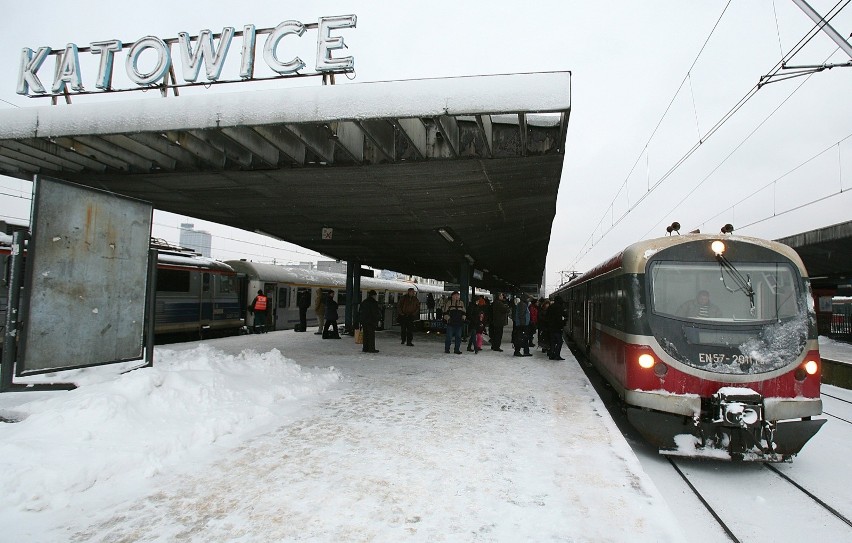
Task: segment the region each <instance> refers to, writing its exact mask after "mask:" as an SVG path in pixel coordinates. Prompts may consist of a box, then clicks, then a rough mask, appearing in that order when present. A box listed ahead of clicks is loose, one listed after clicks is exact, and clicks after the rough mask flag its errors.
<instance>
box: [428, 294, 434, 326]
mask: <svg viewBox="0 0 852 543" xmlns="http://www.w3.org/2000/svg"><path fill="white" fill-rule="evenodd" d="M426 311H427V312H428V315H427V317H426V318H428V319H429V320H430V321H431V320H433V319H434V318H435V296H433V295H432V293H431V292H430V293H429V294H427V295H426Z"/></svg>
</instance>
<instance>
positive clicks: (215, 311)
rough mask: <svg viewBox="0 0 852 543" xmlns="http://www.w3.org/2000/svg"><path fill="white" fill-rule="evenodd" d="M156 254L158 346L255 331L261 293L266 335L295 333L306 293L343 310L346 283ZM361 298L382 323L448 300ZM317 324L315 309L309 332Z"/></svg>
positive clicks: (1, 316)
mask: <svg viewBox="0 0 852 543" xmlns="http://www.w3.org/2000/svg"><path fill="white" fill-rule="evenodd" d="M11 242H12V238H11V236H10V235H6V234H4V233H0V272H1V273H0V345H2V341H3V335H4V334H3V333H2V332H3V330H2V327H4V326H5V322H6V306H7V295H8V275H9V265H8V261H9V255H10V254H11ZM151 247H152V248H154V249H156V250H157V279H156V298H155V305H156V312H155V324H154V333H155V336H156V337H157V342H158V343H163V342H168V341H173V340H186V339H203V338H207V337H214V336H226V335H236V334H239V333H246V332H251V331H253V330H254V327H253V320H254V315H253V314H252V313H251V312H250V311H249V310H248V307H249V305H250V303H251V301H252V300H253V298H254V295H255V294H256V293H257V291H258V290H262V291H263V292H264V293H266V294H267V296H268V297H269V298H270V303H269V305H268V307H267V319H266V323H267V325H266V326H267V330H288V329H293V328H294V327H295V326H296V324H298V323H299V310H298V306H297V300H298V296H299V295H300V294H301V293H302V292H305V291H307V292H308V293H309V294H310V304H311V308H313V306H314V304H315V302H316V296H318V295H319V294H320V293H321V292H326V293H328V292H329V291H333V292H334V294H335V297H336V299H337V301H338V302H339V303H340V304H341V310H340V312H341V317H342V311H343V309H342V306H343V305H344V304H345V303H346V276H345V275H344V274H340V273H331V272H321V271H316V270H307V269H302V268H292V267H286V266H278V265H273V264H261V263H256V262H247V261H243V260H232V261H227V262H221V261H218V260H214V259H211V258H206V257H203V256H200V255H199V254H197V253H195V252H194V251H193V250H191V249H186V248H183V247H177V246H174V245H171V244H169V243H167V242H165V241H163V240H159V239H156V238H152V240H151ZM360 283H361V284H360V288H361V291H360V299H363V298H364V297H365V296H366V292H368V291H369V290H371V289H372V290H376V291H377V293H378V301H379V303H380V304H382V306H383V307H384V308H385V312H384V315H383V317H384V318H383V322H384V323H387V325H388V326H389V325H390V324H391V323H393V322H394V321H395V319H396V302H397V301H398V300H399V297H400V296H402V295H404V294H405V293H406V292H407V291H408V289H409V288H414V289H415V291H416V292H417V296H418V298H419V299H420V300H421V302H422V304H421V306H422V310H423V314H424V316H425V313H426V304H425V300H426V296H427V295H428V294H429V293H432V294H433V296H434V297H435V298H436V299H438V298H439V297H440V296H441V295H444V294H446V293H445V292H444V291H443V288H442V287H438V286H434V285H426V284H418V283H415V282H409V281H400V280H387V279H376V278H371V277H363V278H361V281H360ZM317 324H318V322H317V318H316V315H315V313H314V311H313V309H310V310H309V311H308V325H309V326H316V325H317Z"/></svg>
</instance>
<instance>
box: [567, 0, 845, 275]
mask: <svg viewBox="0 0 852 543" xmlns="http://www.w3.org/2000/svg"><path fill="white" fill-rule="evenodd" d="M851 1H852V0H840V1H839V2H838V3H837V4H835V5H834V7H832V9H831V11H829V14H828V15H826V16H825V17H824V18H823V21H824V22H825V23H828V22H830V21H831V20H832V19H833V18H834V17H835V16H837V14H839V13H840V12H841V11H842V10H843V9H844V8H845V7H846V6H847V5H848V4H849V2H851ZM729 5H730V2H728V4H726V6H725V10H727V8H728V6H729ZM722 15H724V10H723V12H722ZM722 15H720V17H719V20H717V22H716V26H718V24H719V21H720V20H721V17H722ZM716 26H714V27H713V30H715V29H716ZM822 26H823V24H815V25H814V26H812V27H811V29H810V30H809V31H808V32H807V33H806V34H805V35H804V36H803V37H802V38H801V39H800V40H799V42H798V43H797V44H796V45H795V46H794V47H793V48H792V49H791V50H790V51H789V52H788V53H787V54H786V55H783V56H782V58H781V60H779V61H778V62H777V63H776V64H775V65H774V66H773V67H772V68H771V69H770V70H769V72H768V75H765V76H762V77H761V78H760V80H759V81H758V83H756V84H755V85H754V86H753V87H752V88H751V89H749V91H748V92H746V94H745V95H744V96H743V97H742V98H740V100H739V101H738V102H737V103H736V104H735V105H734V106H733V107H731V109H730V110H728V112H727V113H725V114H724V115H723V116H722V117H721V118H720V119H719V120H718V121H717V122H716V123H715V124H714V125H713V126H712V127H711V128H710V129H709V130H708V131H707V133H706V134H705V135H704V136H703V137H699V139H698V141H697V142H696V143H695V144H694V145H693V146H692V147H691V148H690V149H689V150H688V151H686V153H685V154H684V155H682V156H681V157H680V158H679V159H678V160H677V161H676V162H675V163H674V165H672V166H671V167H670V168H669V169H668V170H667V171H666V172H665V173H664V174H663V175H662V176H661V177H660V178H659V179H658V180H657V181H656V182H655V183H654V184H653V185H650V186H649V187H648V190H647V191H646V192H645V193H644V194H643V195H642V196H641V197H640V198H639V199H638V200H636V201H635V202H634V203H633V204H632V205H630V206H628V209H627V210H626V211H625V212H624V213H623V214H622V215H621V216H620V217H619V218H618V219H617V220H616V221H614V223H613V224H612V225H611V226H610V228H609V229H607V230H606V231H604V232H603V233H602V234H601V236H600V237H599V238H598V240H597V241H598V242H600V241H601V240H602V239H603V238H604V237H605V236H606V235H607V234H608V233H609V232H611V231H612V230H613V229H614V228H615V227H616V226H618V224H620V223H621V221H623V220H624V219H625V218H626V217H627V216H628V215H629V214H630V212H631V211H633V210H634V209H636V208H637V207H638V206H639V205H640V204H641V203H642V202H643V201H644V200H645V199H646V198H647V197H648V196H650V195H651V194H652V193H653V192H654V191H655V190H656V189H657V188H658V187H659V186H660V185H661V184H662V183H664V182H665V181H666V180H667V179H668V178H669V177H671V175H672V174H673V173H674V172H675V171H677V169H678V168H680V166H681V165H683V163H684V162H686V160H688V159H689V158H690V157H691V156H692V155H693V154H694V153H695V152H696V151H697V150H698V148H699V147H701V145H703V144H704V143H705V142H706V141H707V140H708V139H709V138H710V137H712V136H713V135H714V134H716V132H718V130H719V129H720V128H721V127H722V126H724V125H725V124H726V123H727V122H728V121H729V120H730V119H731V117H733V116H734V115H735V114H736V113H737V112H739V111H740V109H742V108H743V106H745V104H746V103H748V102H749V101H750V100H751V99H752V98H753V97H754V95H755V94H757V92H758V91H759V90H760V89H761V88H762V87H763V86H764V85H765V84H766V83H767V82H769V80H770V79H771V77H772V76H774V75H775V74H777V73H778V72H779V71H780V70H782V69H783V68H784V67H785V65H786V63H787V62H788V61H789V60H790V59H791V58H793V56H795V55H796V54H797V53H798V52H799V51H801V49H802V48H803V47H804V46H805V45H807V43H808V42H810V40H812V39H813V38H814V36H816V35H817V34H818V33H819V32H820V31H821V29H822ZM712 34H713V31H711V36H712ZM709 39H710V36H708V38H707V40H706V41H705V45H706V43H707V41H709ZM701 50H702V51H703V50H704V47H703V46H702V49H701ZM700 54H701V52H699V56H700ZM697 60H698V58H697V57H696V62H697ZM694 65H695V62H693V66H694ZM691 70H692V67H690V70H689V71H688V72H687V76H686V77H685V78H684V81H686V79H687V78H688V77H689V72H690V71H691ZM682 87H683V82H681V85H680V86H679V87H678V90H677V91H676V93H675V97H676V96H677V94H678V93H679V92H680V90H681V89H682ZM672 102H674V98H673V99H672ZM672 102H670V103H669V106H668V107H667V108H666V111H665V112H664V113H663V118H665V116H666V115H667V114H668V111H669V109H670V107H671V103H672ZM662 120H663V119H662V118H661V119H660V121H659V122H658V123H657V126H656V127H655V128H654V130H653V132H652V133H651V137H650V138H649V140H648V142H647V143H646V144H645V147H644V148H643V150H642V153H641V154H640V155H639V158H637V160H636V163H638V161H639V160H640V159H641V157H642V154H645V152H646V151H647V148H648V145H649V144H650V142H651V140H652V139H653V138H654V135H655V134H656V132H657V130H658V128H659V126H660V124H661V123H662ZM636 163H634V165H633V167H632V168H631V169H630V173H628V175H627V179H625V181H624V183H622V185H621V187H620V188H619V190H618V192H617V193H616V196H615V198H614V199H613V200H612V202H611V203H610V205H614V204H615V202H616V200H617V199H618V196H619V195H620V194H621V191H622V190H623V189H624V188H625V186H626V185H627V181H628V180H629V178H630V176H631V175H632V174H633V171H634V170H635V168H636ZM607 209H608V208H607ZM605 218H606V213H604V215H603V216H602V217H601V220H600V221H598V224H597V225H596V226H595V228H594V229H593V230H592V233H591V234H590V235H589V238H588V239H587V240H586V241H585V242H584V244H583V245H582V246H581V248H580V251H579V252H578V253H577V255H576V256H575V257H574V260H573V262H572V263H571V266H570V267H571V268H574V267H576V265H577V263H578V262H579V260H580V259H581V258H582V257H583V256H585V255H586V254H588V252H589V251H591V249H592V248H593V247H594V245H595V244H596V242H594V241H593V240H594V235H595V233H596V232H597V231H598V228H600V226H601V224H603V221H604V219H605ZM590 241H592V243H591V245H589V242H590ZM587 246H588V249H587V250H586V251H585V252H584V249H586V247H587Z"/></svg>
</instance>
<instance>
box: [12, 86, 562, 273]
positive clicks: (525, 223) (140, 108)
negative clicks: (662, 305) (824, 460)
mask: <svg viewBox="0 0 852 543" xmlns="http://www.w3.org/2000/svg"><path fill="white" fill-rule="evenodd" d="M569 114H570V73H568V72H549V73H535V74H511V75H495V76H479V77H462V78H448V79H428V80H416V81H389V82H381V83H363V84H342V85H333V86H319V85H317V86H315V87H302V88H293V89H280V90H272V91H269V90H266V91H252V92H242V93H233V94H215V95H209V96H206V95H205V96H190V97H183V96H182V97H170V98H167V99H155V100H150V99H149V100H137V101H133V102H109V103H102V104H73V105H70V106H69V105H61V106H46V107H37V108H27V109H19V110H11V111H10V110H6V111H2V112H0V173H3V174H5V175H11V176H14V177H20V178H31V177H32V175H33V174H42V175H48V176H51V177H56V178H60V179H64V180H67V181H72V182H75V183H80V184H83V185H88V186H92V187H96V188H101V189H106V190H109V191H113V192H116V193H118V194H122V195H125V196H130V197H135V198H139V199H142V200H147V201H150V202H151V203H153V205H154V206H155V207H156V208H158V209H161V210H164V211H170V212H174V213H178V214H185V215H190V216H193V217H197V218H199V219H203V220H209V221H213V222H217V223H220V224H225V225H229V226H233V227H237V228H241V229H245V230H249V231H258V232H262V233H265V234H268V235H271V236H274V237H276V238H280V239H282V240H286V241H290V242H292V243H295V244H298V245H301V246H303V247H306V248H309V249H313V250H315V251H318V252H320V253H323V254H325V255H328V256H330V257H333V258H335V259H339V260H344V261H350V260H351V261H357V262H359V263H361V264H365V265H369V266H373V267H376V268H385V269H391V270H395V271H399V272H403V273H409V274H416V275H420V276H424V277H432V278H436V279H443V280H446V281H459V280H460V278H459V273H460V269H461V266H460V264H461V263H462V262H468V261H473V266H472V268H476V269H478V270H483V271H484V274H483V278H482V279H481V280H477V281H474V282H473V284H477V285H481V286H484V287H486V288H488V287H490V288H506V287H508V286H515V287H521V286H523V285H538V284H539V283H540V282H541V278H542V274H543V271H544V265H545V259H546V255H547V248H548V244H549V241H550V229H551V225H552V222H553V218H554V215H555V212H556V194H557V191H558V188H559V181H560V177H561V174H562V163H563V159H564V153H565V149H564V146H565V135H566V130H567V125H568V119H569ZM323 229H326V230H325V232H326V233H328V232H329V230H327V229H331V230H330V232H331V236H330V238H331V239H324V236H323V232H324V230H323ZM327 237H328V236H326V238H327Z"/></svg>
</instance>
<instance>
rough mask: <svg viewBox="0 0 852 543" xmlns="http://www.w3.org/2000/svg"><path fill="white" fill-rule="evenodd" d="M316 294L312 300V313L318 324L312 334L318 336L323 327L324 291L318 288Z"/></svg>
mask: <svg viewBox="0 0 852 543" xmlns="http://www.w3.org/2000/svg"><path fill="white" fill-rule="evenodd" d="M316 295H317V299H316V301H315V302H314V313H316V315H317V321H319V326H318V327H317V331H316V332H314V335H316V336H318V335H320V334H322V331H323V328H324V327H325V292H323V291H322V289H321V288H318V289H317V291H316Z"/></svg>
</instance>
